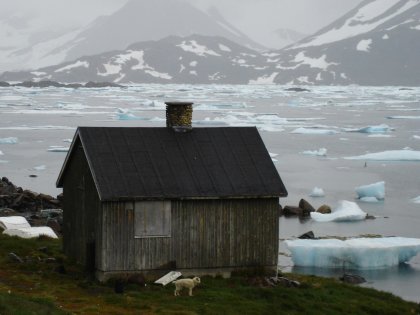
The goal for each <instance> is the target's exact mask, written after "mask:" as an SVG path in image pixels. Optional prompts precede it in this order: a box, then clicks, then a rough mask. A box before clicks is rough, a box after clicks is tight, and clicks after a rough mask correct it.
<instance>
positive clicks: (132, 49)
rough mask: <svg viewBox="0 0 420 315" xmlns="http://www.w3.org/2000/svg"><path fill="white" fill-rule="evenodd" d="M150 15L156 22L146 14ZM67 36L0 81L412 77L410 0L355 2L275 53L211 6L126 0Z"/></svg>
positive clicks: (284, 33) (418, 66)
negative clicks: (41, 62)
mask: <svg viewBox="0 0 420 315" xmlns="http://www.w3.org/2000/svg"><path fill="white" fill-rule="evenodd" d="M169 4H170V5H171V6H170V7H167V6H168V5H169ZM140 8H143V11H142V10H140ZM139 10H140V11H142V12H141V13H140V15H139ZM154 10H155V11H154ZM134 12H135V13H134ZM162 12H163V13H162ZM158 13H159V14H160V16H161V21H162V23H159V22H160V21H156V19H153V18H151V17H153V16H155V14H158ZM187 17H188V18H187ZM197 25H199V26H198V27H197ZM130 28H136V29H138V32H128V31H127V30H128V29H130ZM192 30H194V31H197V30H198V31H197V34H200V35H197V34H194V35H193V34H192V32H193V31H192ZM174 33H176V36H174V35H173V34H174ZM194 33H195V32H194ZM133 34H137V35H136V36H135V37H133ZM277 35H280V38H283V39H284V40H285V41H289V42H293V41H295V40H299V38H300V37H301V36H302V35H301V34H299V33H297V32H294V31H291V30H278V31H277ZM277 35H276V36H277ZM68 37H70V39H69V40H66V39H68V38H64V39H63V38H62V37H60V38H59V39H60V40H59V42H60V44H59V45H55V46H54V45H52V44H51V45H50V46H49V47H53V49H51V50H50V51H49V52H48V53H47V54H44V58H47V57H48V56H53V57H54V58H57V56H60V58H62V60H61V61H63V60H68V61H67V62H57V65H55V66H48V67H35V68H36V70H32V71H20V72H5V73H3V74H2V75H0V80H5V81H16V80H19V81H22V80H37V81H39V80H45V79H48V80H56V81H60V82H87V81H112V82H117V83H152V82H156V83H233V84H247V83H264V84H270V83H271V84H272V83H278V84H326V85H330V84H361V85H418V84H420V63H419V62H418V56H419V52H420V0H365V1H363V2H362V3H360V4H359V5H358V6H357V7H356V8H354V9H353V10H351V11H350V12H348V13H347V14H346V15H344V16H343V17H341V18H339V19H337V20H336V21H335V22H333V23H332V24H330V25H328V26H327V27H324V28H323V29H321V30H320V31H318V32H317V33H315V34H314V35H311V36H309V37H306V38H304V39H302V40H300V41H298V42H296V43H294V44H292V45H289V46H287V47H285V48H283V49H280V50H275V51H267V50H266V51H263V50H262V49H263V47H262V46H261V45H259V44H257V43H255V42H254V41H252V40H251V39H250V38H248V37H247V36H246V35H244V34H243V33H241V32H240V31H239V30H237V29H236V28H235V27H234V26H232V25H231V24H229V23H228V22H227V21H226V20H225V19H224V18H223V17H222V16H221V15H220V13H219V12H218V11H217V10H215V9H213V10H212V11H210V13H204V12H202V11H200V10H198V9H196V8H195V7H193V6H191V5H189V4H188V3H184V2H178V1H169V2H168V1H167V0H157V1H153V2H150V3H148V2H147V1H144V0H141V1H131V2H129V3H127V5H126V6H124V7H123V8H121V9H120V10H119V11H117V12H115V13H114V14H112V15H110V16H107V17H102V18H100V19H98V20H96V21H95V22H94V23H92V24H91V25H90V26H89V27H88V28H86V29H85V30H84V31H83V32H78V33H77V34H72V36H70V35H69V36H68ZM135 38H141V40H140V41H139V40H135ZM153 38H162V39H160V40H158V41H153V40H151V39H153ZM54 40H56V41H57V39H54ZM286 44H287V43H285V45H286ZM119 47H120V48H119ZM0 54H1V53H0ZM81 56H84V57H81ZM58 59H59V58H58Z"/></svg>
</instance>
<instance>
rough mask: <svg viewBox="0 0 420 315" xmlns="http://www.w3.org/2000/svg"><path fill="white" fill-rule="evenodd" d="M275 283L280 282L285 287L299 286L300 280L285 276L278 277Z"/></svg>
mask: <svg viewBox="0 0 420 315" xmlns="http://www.w3.org/2000/svg"><path fill="white" fill-rule="evenodd" d="M277 284H280V285H282V286H284V287H287V288H298V287H300V282H299V281H295V280H290V279H287V278H286V277H278V278H277Z"/></svg>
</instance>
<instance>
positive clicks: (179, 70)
mask: <svg viewBox="0 0 420 315" xmlns="http://www.w3.org/2000/svg"><path fill="white" fill-rule="evenodd" d="M265 59H266V58H265V57H264V56H263V55H261V54H259V53H258V52H257V51H254V50H252V49H249V48H246V47H244V46H241V45H238V44H236V43H234V42H233V41H230V40H228V39H225V38H222V37H216V36H202V35H192V36H188V37H178V36H170V37H167V38H164V39H162V40H159V41H146V42H139V43H136V44H133V45H130V46H129V47H128V48H127V49H125V50H121V51H112V52H107V53H103V54H98V55H93V56H86V57H81V58H77V59H75V60H73V61H71V62H66V63H61V64H59V65H56V66H50V67H46V68H40V69H37V70H36V71H31V72H5V73H4V74H2V75H1V76H0V81H25V80H35V81H40V80H54V81H59V82H87V81H97V82H103V81H107V82H116V83H129V82H136V83H242V84H247V83H249V82H250V81H251V82H252V80H254V79H255V80H256V79H258V78H259V77H264V75H265V70H266V68H267V65H266V61H265Z"/></svg>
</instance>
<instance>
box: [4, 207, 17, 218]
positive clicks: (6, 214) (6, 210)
mask: <svg viewBox="0 0 420 315" xmlns="http://www.w3.org/2000/svg"><path fill="white" fill-rule="evenodd" d="M16 214H17V212H16V211H15V210H13V209H10V208H2V209H0V217H10V216H13V215H16Z"/></svg>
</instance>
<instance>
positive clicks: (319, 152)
mask: <svg viewBox="0 0 420 315" xmlns="http://www.w3.org/2000/svg"><path fill="white" fill-rule="evenodd" d="M302 154H305V155H314V156H327V149H326V148H320V149H319V150H314V151H311V150H308V151H303V152H302Z"/></svg>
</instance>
